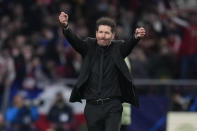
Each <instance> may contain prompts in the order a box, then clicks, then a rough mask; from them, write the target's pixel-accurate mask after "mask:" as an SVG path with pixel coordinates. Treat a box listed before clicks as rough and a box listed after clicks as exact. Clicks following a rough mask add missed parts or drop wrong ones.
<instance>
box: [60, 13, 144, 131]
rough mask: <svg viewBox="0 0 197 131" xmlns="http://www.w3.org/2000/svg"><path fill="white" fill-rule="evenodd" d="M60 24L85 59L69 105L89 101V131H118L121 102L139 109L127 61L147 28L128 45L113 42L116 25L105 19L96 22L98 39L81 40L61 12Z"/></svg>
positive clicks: (136, 33) (87, 105) (87, 104)
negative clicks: (127, 57) (125, 59)
mask: <svg viewBox="0 0 197 131" xmlns="http://www.w3.org/2000/svg"><path fill="white" fill-rule="evenodd" d="M59 21H60V23H61V24H62V26H63V33H64V36H65V37H66V39H67V40H68V41H69V43H70V44H71V45H72V47H73V48H74V49H75V50H76V51H77V52H79V53H80V54H81V56H82V57H83V64H82V66H81V72H80V75H79V80H78V82H77V83H76V85H75V87H74V89H73V91H72V93H71V97H70V102H77V101H79V102H81V99H86V106H85V109H84V115H85V118H86V120H87V126H88V130H89V131H119V130H120V123H121V115H122V104H121V103H122V102H128V103H131V104H133V105H134V106H136V107H138V99H137V97H136V94H135V92H134V87H133V85H132V79H131V75H130V74H129V70H128V68H127V66H126V63H125V61H124V58H125V57H126V56H127V55H129V53H130V52H131V50H132V49H133V48H134V46H135V45H136V44H137V42H138V41H139V39H140V38H143V37H144V35H145V29H144V28H137V29H136V31H135V34H134V37H132V39H131V40H130V41H129V42H128V43H126V42H124V41H122V40H113V39H114V37H115V22H114V21H113V20H112V19H110V18H107V17H103V18H100V19H99V20H97V23H96V24H97V29H96V39H95V38H89V37H88V38H87V39H86V40H84V41H82V40H81V39H79V38H78V37H77V36H76V35H75V34H74V33H73V32H72V31H71V29H70V28H69V26H68V15H67V14H65V13H64V12H61V14H60V15H59Z"/></svg>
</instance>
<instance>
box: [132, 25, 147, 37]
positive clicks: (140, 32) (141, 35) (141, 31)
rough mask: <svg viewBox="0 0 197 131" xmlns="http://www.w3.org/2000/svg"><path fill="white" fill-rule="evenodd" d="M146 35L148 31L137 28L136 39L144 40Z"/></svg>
mask: <svg viewBox="0 0 197 131" xmlns="http://www.w3.org/2000/svg"><path fill="white" fill-rule="evenodd" d="M145 35H146V31H145V29H144V28H143V27H140V28H136V30H135V38H136V39H140V38H143V37H144V36H145Z"/></svg>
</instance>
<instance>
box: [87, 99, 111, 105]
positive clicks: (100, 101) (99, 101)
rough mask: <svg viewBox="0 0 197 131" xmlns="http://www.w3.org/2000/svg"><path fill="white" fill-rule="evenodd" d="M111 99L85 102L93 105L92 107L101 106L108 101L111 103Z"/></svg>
mask: <svg viewBox="0 0 197 131" xmlns="http://www.w3.org/2000/svg"><path fill="white" fill-rule="evenodd" d="M111 100H112V99H111V98H104V99H96V100H86V102H87V103H88V104H93V105H103V104H105V103H107V102H109V101H111Z"/></svg>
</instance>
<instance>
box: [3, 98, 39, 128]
mask: <svg viewBox="0 0 197 131" xmlns="http://www.w3.org/2000/svg"><path fill="white" fill-rule="evenodd" d="M38 117H39V116H38V111H37V107H35V106H27V105H25V103H24V99H23V97H22V96H20V95H16V96H15V97H14V105H13V107H11V108H9V109H8V110H7V111H6V114H5V118H6V121H7V122H8V124H9V125H10V126H9V128H10V129H11V130H16V131H37V130H36V128H35V127H34V122H35V121H36V120H37V119H38Z"/></svg>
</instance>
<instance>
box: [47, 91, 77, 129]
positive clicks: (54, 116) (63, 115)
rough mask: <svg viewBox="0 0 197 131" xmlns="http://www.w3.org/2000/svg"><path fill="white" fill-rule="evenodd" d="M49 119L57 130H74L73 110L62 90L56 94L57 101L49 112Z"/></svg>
mask: <svg viewBox="0 0 197 131" xmlns="http://www.w3.org/2000/svg"><path fill="white" fill-rule="evenodd" d="M48 119H49V120H50V121H51V123H52V128H54V129H55V130H56V131H73V122H74V116H73V111H72V108H71V107H70V106H68V105H67V104H66V103H65V101H64V98H63V95H62V93H61V92H59V93H57V95H56V98H55V102H54V104H53V106H52V107H51V109H50V111H49V113H48Z"/></svg>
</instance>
